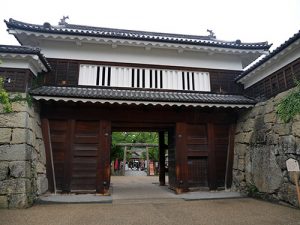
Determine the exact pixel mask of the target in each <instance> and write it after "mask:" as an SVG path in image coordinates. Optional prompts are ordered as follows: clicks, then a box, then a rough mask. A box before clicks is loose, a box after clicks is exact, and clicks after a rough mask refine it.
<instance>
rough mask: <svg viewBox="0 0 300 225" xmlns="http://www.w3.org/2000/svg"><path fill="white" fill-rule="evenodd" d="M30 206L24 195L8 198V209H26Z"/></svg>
mask: <svg viewBox="0 0 300 225" xmlns="http://www.w3.org/2000/svg"><path fill="white" fill-rule="evenodd" d="M29 206H30V204H29V202H28V196H27V195H26V194H12V195H10V197H9V206H8V207H9V208H10V209H14V208H19V209H20V208H27V207H29Z"/></svg>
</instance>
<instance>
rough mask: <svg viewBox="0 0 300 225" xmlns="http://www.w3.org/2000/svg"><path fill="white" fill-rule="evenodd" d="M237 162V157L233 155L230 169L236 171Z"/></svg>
mask: <svg viewBox="0 0 300 225" xmlns="http://www.w3.org/2000/svg"><path fill="white" fill-rule="evenodd" d="M238 160H239V157H238V155H234V156H233V166H232V168H233V169H234V170H237V169H238Z"/></svg>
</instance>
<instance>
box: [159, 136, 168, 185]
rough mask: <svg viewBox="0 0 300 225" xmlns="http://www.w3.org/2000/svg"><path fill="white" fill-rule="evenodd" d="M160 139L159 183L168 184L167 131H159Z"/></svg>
mask: <svg viewBox="0 0 300 225" xmlns="http://www.w3.org/2000/svg"><path fill="white" fill-rule="evenodd" d="M158 141H159V185H160V186H165V185H166V169H165V166H166V163H165V162H166V156H165V150H166V148H165V146H166V145H165V133H164V132H159V133H158Z"/></svg>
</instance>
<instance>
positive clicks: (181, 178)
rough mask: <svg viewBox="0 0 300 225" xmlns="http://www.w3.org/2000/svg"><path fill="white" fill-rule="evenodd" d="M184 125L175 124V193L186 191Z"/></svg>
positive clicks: (186, 172) (186, 170)
mask: <svg viewBox="0 0 300 225" xmlns="http://www.w3.org/2000/svg"><path fill="white" fill-rule="evenodd" d="M186 135H187V133H186V123H181V122H180V123H176V149H175V160H176V193H177V194H180V193H182V192H186V191H188V164H187V161H188V160H187V143H186V138H187V137H186Z"/></svg>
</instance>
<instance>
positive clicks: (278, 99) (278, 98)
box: [274, 90, 290, 105]
mask: <svg viewBox="0 0 300 225" xmlns="http://www.w3.org/2000/svg"><path fill="white" fill-rule="evenodd" d="M289 92H290V90H288V91H284V92H281V93H279V94H278V95H276V96H275V97H274V105H276V104H278V103H279V102H280V101H281V100H282V99H283V98H284V97H285V96H287V95H288V93H289Z"/></svg>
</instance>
